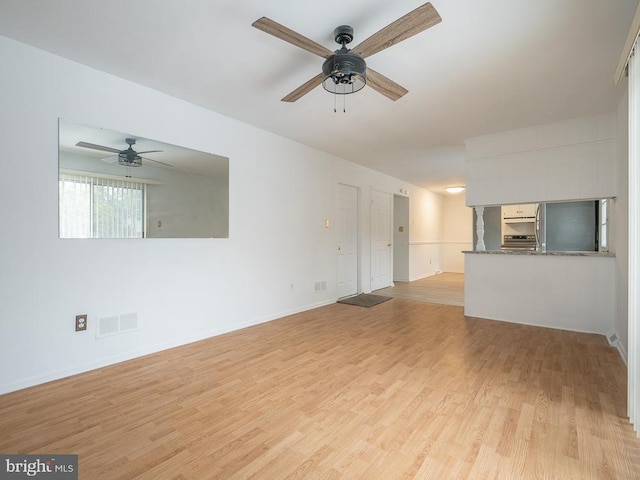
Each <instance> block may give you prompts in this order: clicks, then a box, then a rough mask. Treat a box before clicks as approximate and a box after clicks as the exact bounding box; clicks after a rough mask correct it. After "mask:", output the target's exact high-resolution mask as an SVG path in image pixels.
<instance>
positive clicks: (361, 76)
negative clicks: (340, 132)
mask: <svg viewBox="0 0 640 480" xmlns="http://www.w3.org/2000/svg"><path fill="white" fill-rule="evenodd" d="M441 21H442V18H440V15H439V14H438V12H437V11H436V9H435V8H434V7H433V5H431V3H425V4H424V5H422V6H421V7H418V8H416V9H415V10H413V11H412V12H410V13H408V14H406V15H405V16H403V17H401V18H399V19H398V20H396V21H395V22H393V23H390V24H389V25H387V26H386V27H384V28H383V29H382V30H380V31H378V32H377V33H374V34H373V35H371V36H370V37H369V38H367V39H366V40H365V41H363V42H362V43H360V45H358V46H357V47H354V48H352V49H348V48H347V45H348V44H349V43H351V41H352V40H353V28H352V27H350V26H349V25H341V26H339V27H337V28H336V29H335V30H334V32H333V35H334V39H335V41H336V43H338V44H340V45H341V48H339V49H338V50H336V51H335V52H332V51H331V50H329V49H328V48H326V47H323V46H322V45H320V44H318V43H316V42H314V41H313V40H310V39H308V38H306V37H305V36H303V35H301V34H299V33H297V32H295V31H293V30H291V29H289V28H287V27H285V26H283V25H280V24H279V23H277V22H274V21H273V20H271V19H269V18H267V17H262V18H259V19H258V20H256V21H255V22H253V24H252V25H253V26H254V27H255V28H257V29H259V30H262V31H263V32H266V33H268V34H270V35H273V36H274V37H278V38H279V39H281V40H284V41H285V42H289V43H291V44H292V45H295V46H297V47H300V48H302V49H304V50H306V51H308V52H311V53H314V54H316V55H319V56H321V57H324V58H325V59H326V60H325V62H324V64H323V65H322V73H319V74H318V75H316V76H315V77H313V78H312V79H311V80H309V81H307V82H305V83H303V84H302V85H300V86H299V87H298V88H296V89H295V90H294V91H293V92H291V93H289V94H288V95H287V96H285V97H284V98H283V99H282V101H283V102H295V101H296V100H298V99H300V98H301V97H302V96H303V95H306V94H307V93H309V92H310V91H311V90H313V89H314V88H315V87H317V86H318V85H320V84H322V86H323V87H324V88H325V90H327V91H329V92H331V93H335V94H338V95H346V94H349V93H355V92H357V91H358V90H361V89H362V88H364V86H365V85H366V84H368V85H369V86H370V87H371V88H373V89H374V90H376V91H377V92H379V93H381V94H382V95H384V96H385V97H387V98H390V99H391V100H393V101H395V100H398V99H399V98H401V97H402V96H404V95H405V94H406V93H408V90H407V89H406V88H404V87H402V86H400V85H398V84H397V83H395V82H394V81H392V80H390V79H389V78H387V77H385V76H384V75H382V74H380V73H378V72H376V71H375V70H372V69H371V68H369V67H367V64H366V62H365V61H364V59H365V58H367V57H369V56H371V55H373V54H375V53H378V52H380V51H382V50H384V49H385V48H388V47H390V46H392V45H395V44H396V43H399V42H401V41H402V40H406V39H407V38H409V37H412V36H413V35H416V34H418V33H420V32H423V31H424V30H426V29H428V28H430V27H433V26H434V25H436V24H438V23H440V22H441Z"/></svg>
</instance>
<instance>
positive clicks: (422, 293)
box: [375, 272, 464, 307]
mask: <svg viewBox="0 0 640 480" xmlns="http://www.w3.org/2000/svg"><path fill="white" fill-rule="evenodd" d="M394 283H395V286H393V287H388V288H382V289H380V290H376V291H375V293H376V294H378V295H388V296H390V297H393V298H404V299H405V300H416V301H419V302H429V303H438V304H442V305H457V306H460V307H462V306H464V274H463V273H447V272H445V273H440V274H438V275H432V276H430V277H426V278H421V279H420V280H415V281H413V282H394Z"/></svg>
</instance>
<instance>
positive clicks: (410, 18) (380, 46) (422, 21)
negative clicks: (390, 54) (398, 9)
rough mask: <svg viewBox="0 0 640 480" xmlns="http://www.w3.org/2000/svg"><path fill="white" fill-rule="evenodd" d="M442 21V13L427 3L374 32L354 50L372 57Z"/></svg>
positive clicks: (364, 55) (364, 56) (363, 55)
mask: <svg viewBox="0 0 640 480" xmlns="http://www.w3.org/2000/svg"><path fill="white" fill-rule="evenodd" d="M441 21H442V18H441V17H440V14H439V13H438V12H437V11H436V9H435V8H434V6H433V5H431V3H425V4H424V5H422V6H421V7H418V8H416V9H415V10H413V11H412V12H409V13H407V14H406V15H405V16H404V17H401V18H399V19H398V20H396V21H395V22H393V23H390V24H389V25H387V26H386V27H384V28H383V29H382V30H380V31H379V32H377V33H374V34H373V35H371V36H370V37H369V38H367V39H366V40H365V41H363V42H362V43H361V44H360V45H358V46H357V47H355V48H353V49H352V51H353V52H355V53H358V54H359V55H361V56H362V57H363V58H366V57H370V56H371V55H373V54H374V53H378V52H380V51H382V50H384V49H385V48H389V47H391V46H392V45H395V44H396V43H400V42H401V41H403V40H406V39H407V38H409V37H412V36H414V35H416V34H418V33H420V32H423V31H425V30H426V29H427V28H430V27H433V26H434V25H437V24H438V23H440V22H441Z"/></svg>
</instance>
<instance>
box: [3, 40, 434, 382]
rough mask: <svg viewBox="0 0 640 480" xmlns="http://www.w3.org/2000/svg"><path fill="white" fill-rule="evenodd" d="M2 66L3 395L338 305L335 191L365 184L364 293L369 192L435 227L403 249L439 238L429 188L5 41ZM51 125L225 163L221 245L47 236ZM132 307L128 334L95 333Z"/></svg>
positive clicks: (53, 149)
mask: <svg viewBox="0 0 640 480" xmlns="http://www.w3.org/2000/svg"><path fill="white" fill-rule="evenodd" d="M0 58H2V61H3V64H4V65H10V66H11V67H10V68H6V69H4V71H3V74H2V75H0V90H1V91H2V108H0V127H1V128H0V142H1V144H2V148H3V160H2V161H1V162H0V175H1V176H2V178H4V179H5V185H4V187H3V189H1V190H0V201H1V204H2V211H3V225H4V227H3V235H2V236H1V238H0V275H1V288H0V393H3V392H7V391H11V390H14V389H18V388H22V387H26V386H29V385H34V384H37V383H41V382H44V381H48V380H51V379H55V378H59V377H62V376H66V375H70V374H73V373H77V372H82V371H86V370H88V369H91V368H96V367H100V366H103V365H108V364H111V363H114V362H117V361H121V360H125V359H129V358H133V357H136V356H139V355H142V354H146V353H149V352H153V351H157V350H160V349H163V348H167V347H170V346H174V345H180V344H183V343H187V342H190V341H194V340H198V339H202V338H205V337H208V336H211V335H215V334H219V333H222V332H226V331H230V330H234V329H238V328H241V327H243V326H247V325H251V324H255V323H259V322H263V321H268V320H271V319H274V318H277V317H279V316H282V315H285V314H288V313H292V312H297V311H301V310H305V309H309V308H313V307H314V306H318V305H323V304H326V303H332V302H334V301H335V299H336V238H335V233H334V230H333V229H332V228H331V227H330V228H325V225H324V221H325V219H327V218H328V219H330V220H331V219H332V218H333V216H334V212H335V201H336V186H337V184H338V182H342V183H346V184H349V185H355V186H357V187H359V190H360V197H359V198H360V207H361V209H360V216H359V223H360V229H359V242H360V247H361V249H360V267H361V270H360V288H361V290H362V291H367V290H370V282H369V281H368V279H369V278H370V269H369V255H370V249H369V240H370V239H369V230H370V226H369V222H368V218H369V216H368V215H369V208H370V192H371V188H376V189H379V190H383V191H388V192H390V193H392V192H397V191H399V190H400V189H401V188H402V189H406V190H409V191H410V192H411V208H412V219H415V220H416V221H417V219H420V218H421V217H422V214H423V213H424V212H425V211H428V212H429V218H430V220H427V224H428V227H427V228H426V229H425V230H423V229H420V228H416V234H417V236H416V237H412V239H423V238H425V239H427V240H429V239H430V238H432V237H433V238H441V237H442V226H441V223H439V221H435V220H434V217H438V215H439V216H441V214H439V213H438V209H439V208H440V205H441V201H440V199H439V198H436V197H438V196H437V195H435V194H432V193H431V192H426V191H424V190H421V189H419V188H417V187H414V186H412V185H409V184H407V183H406V182H401V181H399V180H396V179H393V178H391V177H388V176H386V175H382V174H379V173H377V172H373V171H371V170H368V169H365V168H362V167H360V166H357V165H355V164H352V163H349V162H346V161H344V160H341V159H339V158H336V157H334V156H331V155H328V154H326V153H323V152H320V151H317V150H314V149H312V148H309V147H306V146H303V145H300V144H297V143H295V142H292V141H289V140H287V139H284V138H281V137H278V136H275V135H273V134H270V133H267V132H265V131H262V130H259V129H257V128H254V127H251V126H249V125H246V124H243V123H240V122H237V121H234V120H232V119H229V118H227V117H224V116H222V115H219V114H216V113H214V112H211V111H208V110H205V109H203V108H199V107H196V106H194V105H192V104H189V103H186V102H184V101H181V100H178V99H175V98H172V97H169V96H166V95H164V94H161V93H159V92H157V91H153V90H151V89H148V88H145V87H141V86H139V85H135V84H133V83H130V82H127V81H124V80H122V79H120V78H117V77H113V76H110V75H107V74H104V73H102V72H99V71H96V70H93V69H90V68H87V67H84V66H81V65H78V64H76V63H73V62H70V61H67V60H64V59H61V58H60V57H56V56H54V55H51V54H48V53H46V52H43V51H40V50H36V49H33V48H31V47H28V46H25V45H23V44H20V43H17V42H14V41H13V40H10V39H7V38H3V37H0ZM123 105H126V106H127V112H128V113H127V114H126V115H123V114H122V112H123V110H122V106H123ZM58 118H64V119H66V120H69V121H73V122H76V123H80V124H85V125H94V126H102V127H105V128H110V129H113V130H118V131H124V132H131V133H132V134H136V135H140V136H143V137H146V138H153V139H157V140H159V141H163V142H166V143H172V144H175V145H180V146H185V147H188V148H193V149H196V150H201V151H206V152H212V153H216V154H219V155H223V156H226V157H229V158H230V186H229V204H230V224H229V238H228V239H147V240H60V239H58V238H57V195H58V192H57V169H58V162H57V156H58V148H57V144H58V139H57V135H58ZM416 203H418V204H419V205H418V206H416ZM414 207H415V208H414ZM420 221H421V220H420ZM333 223H334V222H330V224H331V225H333ZM412 230H413V226H412ZM426 231H428V234H427V233H425V232H426ZM423 235H424V236H423ZM427 258H428V257H426V256H422V254H421V252H415V251H412V252H411V261H412V262H414V261H415V262H416V263H417V264H419V265H421V267H420V268H423V267H422V265H424V264H425V263H426V261H427ZM429 258H430V257H429ZM317 281H326V282H327V289H326V291H321V292H317V293H316V292H314V284H315V282H317ZM291 284H293V285H294V288H293V290H292V289H291V287H290V286H291ZM132 312H137V313H138V316H139V323H140V328H139V330H138V331H137V332H134V333H128V334H124V335H118V336H112V337H107V338H102V339H100V340H96V339H95V331H96V330H95V327H96V323H97V319H98V318H100V317H103V316H109V315H114V314H116V315H117V314H123V313H132ZM81 313H87V314H88V315H89V330H88V331H87V332H82V333H76V332H74V331H73V325H74V319H75V315H76V314H81Z"/></svg>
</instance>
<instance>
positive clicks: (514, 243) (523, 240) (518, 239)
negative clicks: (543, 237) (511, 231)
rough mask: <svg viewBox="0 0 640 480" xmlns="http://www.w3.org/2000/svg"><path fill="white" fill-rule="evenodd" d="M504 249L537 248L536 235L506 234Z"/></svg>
mask: <svg viewBox="0 0 640 480" xmlns="http://www.w3.org/2000/svg"><path fill="white" fill-rule="evenodd" d="M501 248H502V249H503V250H535V249H536V236H535V235H505V236H504V237H503V238H502V245H501Z"/></svg>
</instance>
